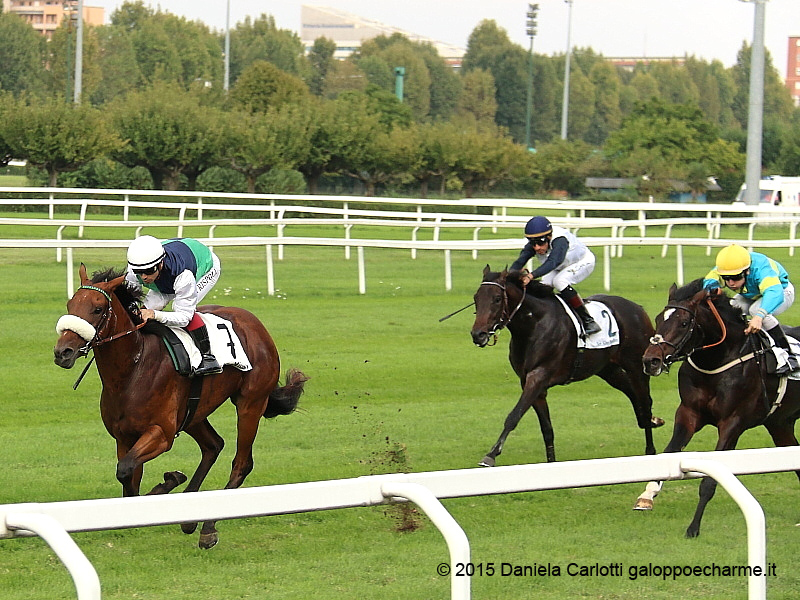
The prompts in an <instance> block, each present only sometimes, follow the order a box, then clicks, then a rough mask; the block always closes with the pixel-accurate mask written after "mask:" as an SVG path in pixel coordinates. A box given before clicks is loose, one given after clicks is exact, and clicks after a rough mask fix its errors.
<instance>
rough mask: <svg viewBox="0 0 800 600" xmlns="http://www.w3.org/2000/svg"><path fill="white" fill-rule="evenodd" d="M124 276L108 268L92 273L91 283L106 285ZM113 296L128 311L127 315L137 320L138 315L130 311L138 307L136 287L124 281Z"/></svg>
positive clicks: (140, 294) (139, 294) (139, 298)
mask: <svg viewBox="0 0 800 600" xmlns="http://www.w3.org/2000/svg"><path fill="white" fill-rule="evenodd" d="M124 274H125V271H124V270H117V269H115V268H114V267H109V268H107V269H105V270H101V271H95V272H94V273H92V283H107V282H109V281H112V280H113V279H116V278H117V277H121V276H122V275H124ZM114 295H115V296H116V297H117V298H118V299H119V301H120V303H121V304H122V306H124V307H125V310H126V311H128V314H129V315H130V316H131V317H133V318H134V319H139V317H138V315H137V314H136V313H135V312H134V311H133V310H132V308H134V307H138V306H139V301H140V300H141V298H142V293H141V291H138V290H137V289H136V287H135V286H134V285H133V284H131V282H129V281H124V282H123V283H122V285H119V286H117V288H116V289H115V290H114ZM134 322H136V321H134Z"/></svg>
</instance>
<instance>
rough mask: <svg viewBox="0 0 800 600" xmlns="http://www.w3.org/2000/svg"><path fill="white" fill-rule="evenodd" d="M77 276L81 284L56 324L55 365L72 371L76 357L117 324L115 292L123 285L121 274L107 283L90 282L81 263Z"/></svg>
mask: <svg viewBox="0 0 800 600" xmlns="http://www.w3.org/2000/svg"><path fill="white" fill-rule="evenodd" d="M78 273H79V275H80V278H81V285H80V287H79V288H78V289H77V291H76V292H75V294H73V296H72V298H70V300H69V301H68V302H67V314H65V315H64V316H62V317H61V318H60V319H59V320H58V323H57V324H56V332H57V333H58V341H57V342H56V345H55V348H53V354H54V362H55V363H56V364H57V365H58V366H59V367H63V368H64V369H71V368H72V367H73V366H74V364H75V361H76V360H77V359H78V358H79V357H81V356H85V355H86V354H88V353H89V349H90V348H91V346H92V344H94V343H96V342H97V341H98V340H100V339H102V338H104V337H107V336H109V335H110V334H111V333H112V331H111V330H112V328H113V327H114V326H115V325H116V321H117V320H116V318H115V316H114V315H115V313H114V311H113V309H112V305H113V304H114V302H115V295H114V292H115V290H116V289H117V288H118V287H119V286H120V285H122V284H123V283H124V282H125V274H124V273H123V274H121V275H119V276H116V277H114V278H113V279H111V280H110V281H92V280H91V279H89V277H88V276H87V275H86V266H85V265H84V264H82V263H81V266H80V270H79V271H78ZM116 302H117V303H119V300H116ZM117 312H120V311H117ZM122 312H124V311H122Z"/></svg>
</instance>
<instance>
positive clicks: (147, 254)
mask: <svg viewBox="0 0 800 600" xmlns="http://www.w3.org/2000/svg"><path fill="white" fill-rule="evenodd" d="M162 258H164V246H162V245H161V242H159V241H158V240H157V239H156V238H154V237H153V236H152V235H143V236H141V237H138V238H136V239H135V240H133V242H131V245H130V246H128V264H129V265H130V266H131V268H132V269H137V270H138V269H149V268H150V267H154V266H156V265H157V264H158V263H160V262H161V259H162Z"/></svg>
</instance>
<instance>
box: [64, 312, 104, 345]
mask: <svg viewBox="0 0 800 600" xmlns="http://www.w3.org/2000/svg"><path fill="white" fill-rule="evenodd" d="M65 331H73V332H75V333H77V334H78V335H79V336H81V337H82V338H83V339H84V341H87V342H91V341H92V340H93V339H94V336H95V335H96V334H97V330H96V329H95V328H94V327H93V326H92V324H91V323H89V322H88V321H84V320H83V319H81V318H80V317H76V316H75V315H64V316H62V317H61V318H60V319H59V320H58V323H56V333H58V335H61V334H62V333H64V332H65Z"/></svg>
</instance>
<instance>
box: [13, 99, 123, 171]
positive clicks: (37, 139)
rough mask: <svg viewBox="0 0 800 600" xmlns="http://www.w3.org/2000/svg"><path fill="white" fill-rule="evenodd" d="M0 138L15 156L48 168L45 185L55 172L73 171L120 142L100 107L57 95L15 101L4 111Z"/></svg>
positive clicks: (117, 146)
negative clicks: (77, 103) (44, 98)
mask: <svg viewBox="0 0 800 600" xmlns="http://www.w3.org/2000/svg"><path fill="white" fill-rule="evenodd" d="M5 117H6V118H5V119H4V122H3V123H2V124H1V125H0V128H1V129H0V138H2V139H3V140H5V143H6V144H7V145H8V147H9V148H10V149H11V153H12V154H13V156H14V157H15V158H19V159H22V160H26V161H28V163H29V164H30V165H32V166H35V167H39V168H42V169H44V170H45V171H47V175H48V185H49V186H50V187H55V186H56V185H57V184H58V175H59V173H63V172H66V171H72V170H75V169H77V168H78V167H81V166H83V165H85V164H87V163H88V162H90V161H92V160H94V159H95V158H98V157H100V156H103V155H104V154H107V153H109V152H112V151H114V150H116V149H117V148H119V147H120V146H121V145H122V142H121V140H120V139H119V137H117V135H116V134H115V133H113V132H112V131H111V129H110V128H109V126H108V124H107V122H106V120H105V118H104V117H103V116H102V114H101V113H100V111H98V110H96V109H94V108H92V107H91V106H89V105H87V104H79V105H76V104H71V103H66V102H64V101H63V100H60V99H51V100H46V101H34V102H31V103H30V104H27V105H23V104H21V103H20V104H18V105H17V106H16V108H15V110H14V111H12V112H8V111H7V112H6V114H5Z"/></svg>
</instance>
